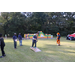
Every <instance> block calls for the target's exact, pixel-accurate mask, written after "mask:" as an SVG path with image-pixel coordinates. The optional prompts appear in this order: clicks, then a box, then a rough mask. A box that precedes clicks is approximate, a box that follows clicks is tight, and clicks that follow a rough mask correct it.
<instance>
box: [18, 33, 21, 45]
mask: <svg viewBox="0 0 75 75" xmlns="http://www.w3.org/2000/svg"><path fill="white" fill-rule="evenodd" d="M18 39H19V44H20V46H22V36H21V33H19V35H18Z"/></svg>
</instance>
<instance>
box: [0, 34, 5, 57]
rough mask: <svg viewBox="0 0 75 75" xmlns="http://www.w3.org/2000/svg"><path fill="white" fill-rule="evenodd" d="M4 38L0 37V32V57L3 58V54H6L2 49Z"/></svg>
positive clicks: (0, 35)
mask: <svg viewBox="0 0 75 75" xmlns="http://www.w3.org/2000/svg"><path fill="white" fill-rule="evenodd" d="M4 46H5V43H4V39H3V38H2V34H1V33H0V47H1V52H2V56H0V58H3V57H4V56H6V54H5V51H4Z"/></svg>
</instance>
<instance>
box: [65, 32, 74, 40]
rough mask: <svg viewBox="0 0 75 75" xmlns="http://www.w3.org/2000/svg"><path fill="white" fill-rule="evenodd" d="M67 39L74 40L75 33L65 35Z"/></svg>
mask: <svg viewBox="0 0 75 75" xmlns="http://www.w3.org/2000/svg"><path fill="white" fill-rule="evenodd" d="M66 39H67V40H75V33H73V34H68V35H67V37H66Z"/></svg>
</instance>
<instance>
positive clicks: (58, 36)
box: [57, 32, 60, 46]
mask: <svg viewBox="0 0 75 75" xmlns="http://www.w3.org/2000/svg"><path fill="white" fill-rule="evenodd" d="M57 45H58V46H60V33H59V32H58V33H57Z"/></svg>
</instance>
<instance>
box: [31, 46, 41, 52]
mask: <svg viewBox="0 0 75 75" xmlns="http://www.w3.org/2000/svg"><path fill="white" fill-rule="evenodd" d="M30 49H31V50H33V51H34V52H41V50H40V49H39V48H37V47H36V48H34V47H30Z"/></svg>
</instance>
